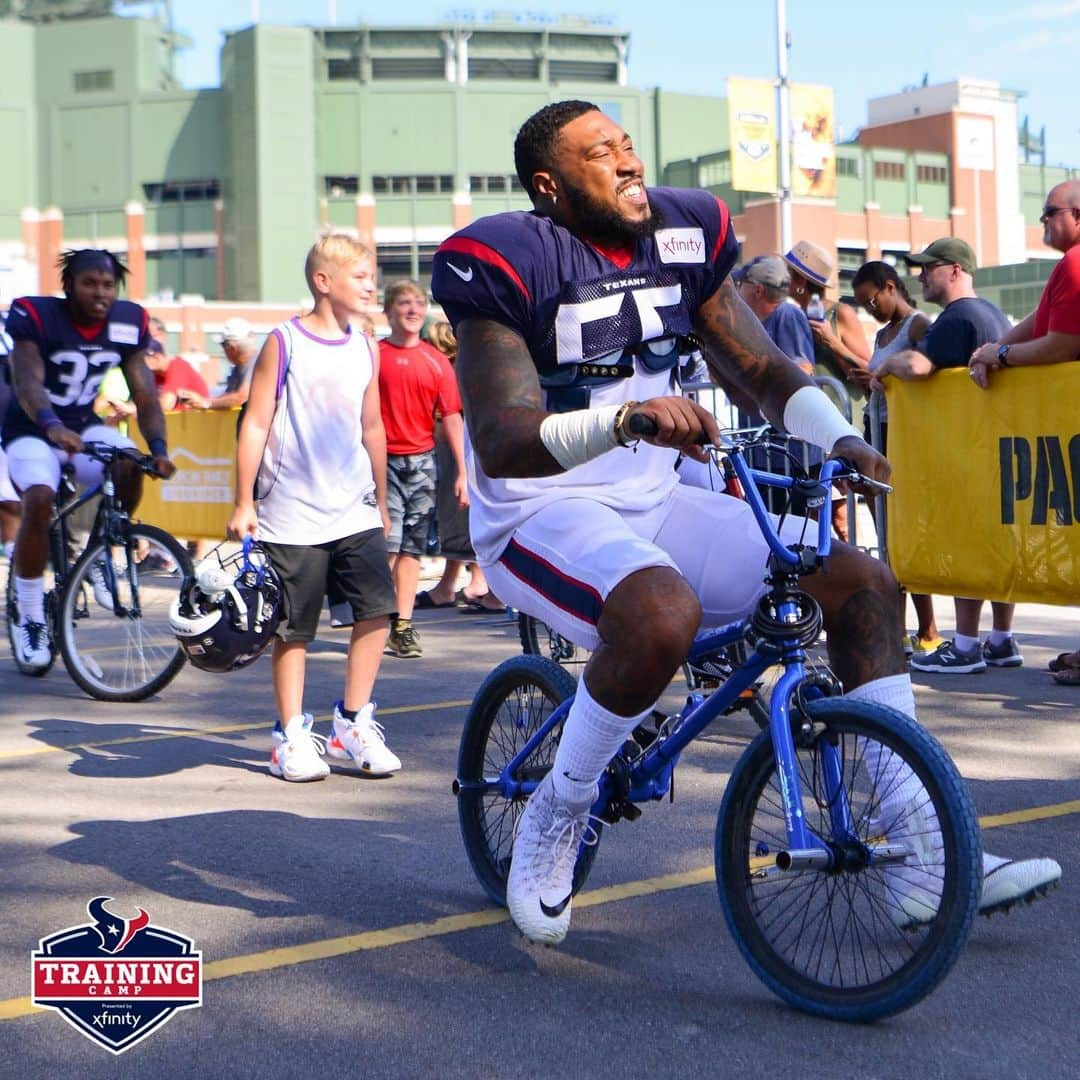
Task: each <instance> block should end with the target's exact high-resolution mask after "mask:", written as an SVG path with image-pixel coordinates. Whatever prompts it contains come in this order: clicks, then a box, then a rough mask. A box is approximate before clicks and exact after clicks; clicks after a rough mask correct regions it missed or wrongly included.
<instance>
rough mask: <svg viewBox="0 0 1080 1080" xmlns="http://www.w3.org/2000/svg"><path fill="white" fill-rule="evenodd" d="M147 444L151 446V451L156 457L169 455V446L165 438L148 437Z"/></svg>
mask: <svg viewBox="0 0 1080 1080" xmlns="http://www.w3.org/2000/svg"><path fill="white" fill-rule="evenodd" d="M146 445H147V446H148V447H149V448H150V453H151V454H152V455H153V456H154V457H168V456H169V448H168V446H166V444H165V440H164V439H147V440H146Z"/></svg>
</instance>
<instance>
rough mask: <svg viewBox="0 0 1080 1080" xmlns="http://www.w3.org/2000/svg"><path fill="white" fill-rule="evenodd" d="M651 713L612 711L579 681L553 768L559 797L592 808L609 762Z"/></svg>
mask: <svg viewBox="0 0 1080 1080" xmlns="http://www.w3.org/2000/svg"><path fill="white" fill-rule="evenodd" d="M650 712H652V710H651V709H646V710H645V711H644V712H643V713H639V714H638V715H637V716H619V715H617V714H616V713H613V712H610V711H609V710H607V709H605V708H604V707H603V706H602V705H600V704H598V703H597V702H596V701H595V700H594V699H593V697H592V695H591V694H590V693H589V690H588V687H586V685H585V680H584V678H582V679H579V680H578V686H577V693H576V694H575V696H574V703H573V704H572V705H571V706H570V715H569V716H568V717H567V718H566V724H565V725H564V727H563V734H562V738H561V739H560V740H559V749H558V750H557V751H556V752H555V763H554V765H552V773H553V776H552V786H553V788H554V790H555V795H556V796H557V797H558V798H559V799H561V800H562V801H563V802H567V803H571V804H573V805H575V806H587V805H591V804H592V803H593V801H594V800H595V799H596V790H597V789H596V784H597V781H598V780H599V779H600V777H601V776H602V775H603V772H604V770H605V769H606V768H607V765H608V762H609V761H610V760H611V759H612V758H613V757H614V756H615V754H616V753H617V752H618V750H619V748H620V747H621V746H622V744H623V743H624V742H626V740H627V738H628V737H629V735H630V732H631V731H633V730H634V728H635V727H637V725H638V724H640V723H641V721H642V720H644V719H645V717H646V716H648V715H649V713H650Z"/></svg>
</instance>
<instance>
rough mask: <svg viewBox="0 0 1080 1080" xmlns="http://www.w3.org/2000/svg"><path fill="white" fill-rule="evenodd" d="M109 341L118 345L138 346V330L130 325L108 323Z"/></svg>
mask: <svg viewBox="0 0 1080 1080" xmlns="http://www.w3.org/2000/svg"><path fill="white" fill-rule="evenodd" d="M109 340H110V341H115V342H116V343H117V344H118V345H138V344H139V328H138V327H137V326H132V325H131V324H130V323H115V322H111V323H109Z"/></svg>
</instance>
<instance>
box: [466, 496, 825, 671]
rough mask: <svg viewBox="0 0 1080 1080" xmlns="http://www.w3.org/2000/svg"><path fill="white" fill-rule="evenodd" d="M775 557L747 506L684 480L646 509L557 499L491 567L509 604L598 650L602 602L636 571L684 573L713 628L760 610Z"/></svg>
mask: <svg viewBox="0 0 1080 1080" xmlns="http://www.w3.org/2000/svg"><path fill="white" fill-rule="evenodd" d="M776 520H777V519H776V518H773V521H774V524H775V522H776ZM780 535H781V536H782V537H783V539H784V541H785V543H789V544H790V543H795V542H796V541H798V540H799V539H800V538H804V539H805V541H806V542H807V543H810V544H813V543H815V542H816V539H817V523H816V522H814V521H807V520H806V519H805V518H801V517H788V518H786V519H785V521H784V524H783V526H782V527H781V530H780ZM768 558H769V549H768V545H767V544H766V542H765V538H764V537H763V536H762V535H761V530H760V529H759V528H758V524H757V522H756V521H755V519H754V515H753V513H752V512H751V510H750V507H749V506H748V505H747V504H746V503H745V502H743V501H742V500H741V499H735V498H732V497H731V496H730V495H724V494H722V493H718V492H713V491H707V490H704V489H702V488H698V487H692V486H690V485H688V484H677V485H676V486H675V489H674V490H673V491H672V493H671V495H670V496H669V497H668V499H667V501H666V502H664V503H663V504H662V505H661V506H659V507H656V508H655V509H653V510H648V511H639V512H626V511H620V510H614V509H612V508H611V507H608V506H604V505H602V504H601V503H598V502H593V501H592V500H589V499H565V500H563V501H562V502H557V503H552V504H551V505H549V506H546V507H544V508H543V509H542V510H540V511H538V512H537V513H536V514H534V515H533V516H532V517H531V518H529V520H528V521H526V522H525V523H524V524H523V525H522V526H521V527H520V528H518V529H517V530H516V531H515V533H514V535H513V537H512V538H511V540H510V543H509V544H508V545H507V547H506V550H505V551H504V552H503V553H502V555H501V556H500V557H499V560H498V562H495V563H491V564H486V563H485V564H484V567H483V568H484V573H485V574H486V575H487V579H488V584H489V585H490V586H491V589H492V591H493V592H494V593H495V594H496V595H497V596H498V597H499V599H500V600H502V601H503V602H504V603H506V604H509V605H510V606H511V607H515V608H517V609H518V610H519V611H525V612H528V613H529V614H530V615H534V616H536V617H537V618H538V619H542V620H543V621H544V622H545V623H547V624H548V626H550V627H551V628H552V629H554V630H556V631H558V632H559V633H560V634H562V636H563V637H565V638H566V639H567V640H569V641H572V642H574V643H575V644H577V645H581V646H584V647H585V648H587V649H595V648H596V647H597V645H598V644H599V643H600V638H599V636H598V635H597V632H596V623H597V620H598V619H599V618H600V611H601V608H602V607H603V605H604V601H605V600H606V599H607V596H608V594H609V593H610V592H611V590H612V589H614V588H615V586H616V585H618V583H619V582H620V581H622V580H623V578H626V577H629V576H630V575H631V574H633V573H635V572H636V571H638V570H644V569H646V568H648V567H652V566H670V567H672V568H673V569H675V570H677V571H678V572H679V573H680V574H681V575H682V576H683V577H684V578H685V579H686V581H687V582H688V583H689V585H690V587H691V588H692V589H693V590H694V592H695V593H697V595H698V597H699V599H700V600H701V608H702V619H701V625H702V627H703V628H705V627H711V626H722V625H723V624H724V623H728V622H732V621H734V620H735V619H740V618H743V617H744V616H745V615H748V614H749V613H750V612H751V611H752V610H753V609H754V605H755V604H756V603H757V601H758V599H759V597H761V595H762V594H763V593H764V592H765V581H764V578H765V570H766V564H767V562H768Z"/></svg>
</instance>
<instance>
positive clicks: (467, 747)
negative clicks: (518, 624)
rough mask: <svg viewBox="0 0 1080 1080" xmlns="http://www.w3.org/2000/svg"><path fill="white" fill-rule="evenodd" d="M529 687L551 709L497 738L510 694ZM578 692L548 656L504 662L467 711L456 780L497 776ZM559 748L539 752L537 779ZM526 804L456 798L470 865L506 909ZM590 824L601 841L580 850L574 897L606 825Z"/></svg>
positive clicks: (552, 742)
mask: <svg viewBox="0 0 1080 1080" xmlns="http://www.w3.org/2000/svg"><path fill="white" fill-rule="evenodd" d="M530 689H532V690H536V691H539V692H540V694H541V695H542V697H543V700H544V702H545V704H546V706H547V707H546V708H545V710H544V712H543V714H542V715H541V716H538V717H536V718H535V719H536V722H535V723H530V724H528V725H527V726H526V727H525V728H523V729H522V730H521V731H507V730H503V729H500V732H499V733H498V736H497V737H494V738H493V728H494V727H495V724H496V721H497V719H498V717H499V714H500V710H501V708H502V706H503V704H504V703H505V702H507V700H508V699H509V698H510V697H511V696H513V695H516V694H521V693H523V692H526V691H528V690H530ZM575 689H576V684H575V682H574V679H573V677H572V676H571V675H570V674H569V673H568V672H567V671H566V670H565V669H564V668H562V667H560V666H559V665H558V664H557V663H555V661H554V660H549V659H548V658H547V657H543V656H514V657H511V658H510V659H509V660H506V661H504V662H503V663H501V664H500V665H499V666H498V667H497V668H495V670H494V671H492V672H491V674H490V675H488V677H487V678H486V679H485V680H484V682H483V683H482V684H481V686H480V689H479V690H478V691H477V692H476V696H475V697H474V698H473V702H472V705H471V706H470V707H469V712H468V715H467V716H466V718H465V727H464V730H463V731H462V733H461V744H460V747H459V750H458V772H457V775H458V780H459V781H460V782H462V784H464V785H467V784H469V783H475V782H477V781H479V780H482V779H483V778H484V777H485V776H488V777H494V776H496V775H497V774H498V773H499V772H500V771H501V769H502V767H503V766H504V765H505V764H506V762H507V761H509V760H510V758H512V757H513V756H514V754H515V753H517V751H518V750H519V749H520V747H521V746H523V745H524V744H525V742H526V741H527V740H528V738H529V736H530V735H531V734H532V733H533V732H534V731H535V730H536V729H537V728H538V727H539V726H540V724H541V723H542V722H543V721H544V720H546V719H547V717H548V716H550V714H551V710H552V709H554V708H555V706H557V705H559V704H560V703H561V702H563V701H565V700H566V699H567V698H568V697H570V696H571V695H572V694H573V693H574V691H575ZM553 734H554V732H553ZM511 736H512V738H511ZM556 745H557V739H556V738H549V739H548V740H546V741H545V742H544V743H541V745H540V746H539V747H538V748H537V754H538V757H539V758H540V759H541V760H540V761H539V762H538V765H537V767H536V772H535V778H536V779H540V778H541V777H542V776H543V775H544V774H545V773H547V772H548V770H549V769H550V767H551V760H552V759H553V758H554V747H555V746H556ZM544 759H546V760H544ZM545 765H546V768H545V767H544V766H545ZM526 801H527V800H526V799H524V798H521V799H512V800H506V799H503V798H502V796H500V795H498V794H497V793H488V794H485V793H483V792H479V791H476V790H471V789H470V788H468V787H467V786H465V787H463V788H462V789H461V791H460V792H459V794H458V799H457V804H458V822H459V824H460V826H461V838H462V840H463V841H464V844H465V852H466V854H467V855H468V857H469V863H470V865H471V866H472V868H473V872H474V873H475V874H476V877H477V880H478V881H479V882H480V884H481V885H482V886H483V889H484V891H485V892H486V893H487V894H488V896H489V897H491V899H492V900H493V901H494V902H495V903H496V904H500V905H502V906H505V905H506V878H507V874H508V872H509V866H510V848H511V846H512V844H513V835H514V826H515V825H516V823H517V819H518V816H519V815H520V814H521V811H522V810H523V809H524V808H525V803H526ZM591 824H592V827H593V829H594V830H595V832H596V834H597V843H595V844H583V845H582V847H581V852H580V854H579V856H578V861H577V865H576V866H575V868H574V889H573V891H574V894H576V893H577V891H578V890H579V889H580V888H581V887H582V885H584V884H585V879H586V878H587V877H588V875H589V870H590V869H591V868H592V864H593V860H594V859H595V858H596V852H597V849H598V846H599V835H600V833H601V831H602V826H601V825H600V823H599V822H592V823H591Z"/></svg>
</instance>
